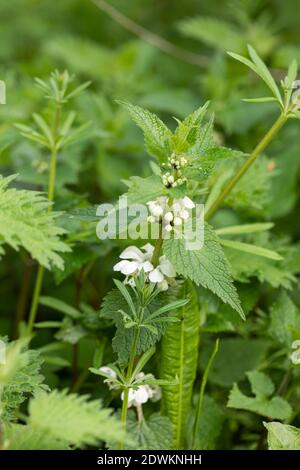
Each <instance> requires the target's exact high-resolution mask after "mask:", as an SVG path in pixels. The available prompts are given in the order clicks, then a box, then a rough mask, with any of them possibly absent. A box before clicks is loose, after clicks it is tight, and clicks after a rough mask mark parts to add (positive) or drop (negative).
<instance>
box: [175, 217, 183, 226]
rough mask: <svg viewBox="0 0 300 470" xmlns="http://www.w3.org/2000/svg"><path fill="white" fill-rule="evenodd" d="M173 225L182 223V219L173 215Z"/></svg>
mask: <svg viewBox="0 0 300 470" xmlns="http://www.w3.org/2000/svg"><path fill="white" fill-rule="evenodd" d="M174 225H176V226H178V225H182V219H181V218H180V217H175V218H174Z"/></svg>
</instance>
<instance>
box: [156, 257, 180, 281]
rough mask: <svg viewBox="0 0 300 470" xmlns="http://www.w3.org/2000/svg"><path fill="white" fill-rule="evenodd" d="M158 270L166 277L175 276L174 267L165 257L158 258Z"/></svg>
mask: <svg viewBox="0 0 300 470" xmlns="http://www.w3.org/2000/svg"><path fill="white" fill-rule="evenodd" d="M159 269H160V270H161V272H162V273H163V274H164V275H165V276H167V277H175V276H176V271H175V269H174V266H173V265H172V263H170V261H169V260H168V259H167V258H166V257H165V256H161V257H160V258H159Z"/></svg>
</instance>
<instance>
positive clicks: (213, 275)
mask: <svg viewBox="0 0 300 470" xmlns="http://www.w3.org/2000/svg"><path fill="white" fill-rule="evenodd" d="M163 250H164V253H165V255H166V256H167V258H168V259H169V260H170V261H171V263H172V264H173V266H174V267H175V269H176V272H177V273H178V274H181V275H182V276H184V277H185V278H188V279H191V280H192V281H193V282H195V283H196V284H197V285H202V286H203V287H205V288H207V289H209V290H211V291H212V292H213V293H214V294H216V295H217V296H218V297H220V299H221V300H223V302H224V303H227V304H229V305H230V306H231V307H232V308H233V309H234V310H236V311H237V312H238V313H239V314H240V315H241V317H242V318H244V312H243V309H242V307H241V304H240V300H239V298H238V294H237V291H236V289H235V287H234V285H233V280H232V278H231V275H230V267H229V263H228V261H227V259H226V257H225V255H224V252H223V249H222V247H221V245H220V241H219V239H218V237H217V235H216V234H215V232H214V231H213V229H212V228H211V227H210V226H209V225H208V224H206V225H205V228H204V246H203V248H202V249H200V250H187V249H186V247H185V241H184V240H183V239H170V240H165V241H164V244H163Z"/></svg>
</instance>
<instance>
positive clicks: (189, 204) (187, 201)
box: [182, 196, 195, 209]
mask: <svg viewBox="0 0 300 470" xmlns="http://www.w3.org/2000/svg"><path fill="white" fill-rule="evenodd" d="M182 202H183V205H184V207H186V208H187V209H193V208H194V207H195V204H194V203H193V201H192V200H191V199H190V198H189V197H187V196H185V197H184V198H183V200H182Z"/></svg>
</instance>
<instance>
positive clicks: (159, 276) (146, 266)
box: [114, 226, 176, 290]
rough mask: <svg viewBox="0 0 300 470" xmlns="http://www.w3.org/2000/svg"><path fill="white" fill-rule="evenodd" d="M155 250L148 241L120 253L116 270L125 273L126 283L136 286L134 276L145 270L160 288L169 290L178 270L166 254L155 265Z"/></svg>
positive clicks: (148, 277) (148, 276)
mask: <svg viewBox="0 0 300 470" xmlns="http://www.w3.org/2000/svg"><path fill="white" fill-rule="evenodd" d="M170 227H171V226H170ZM171 229H172V227H171ZM142 250H143V251H142ZM153 252H154V246H153V245H151V244H150V243H147V244H146V245H144V246H143V247H142V248H141V249H139V248H137V247H136V246H129V247H128V248H126V249H125V250H124V251H122V253H121V254H120V258H121V259H122V260H121V261H119V262H118V263H117V264H115V266H114V271H120V272H121V273H122V274H124V275H125V276H126V279H125V281H124V283H125V284H129V285H130V286H131V287H134V286H135V279H134V276H136V275H138V274H139V273H140V272H141V271H142V270H143V271H144V273H145V274H146V276H147V277H146V279H148V280H149V281H150V282H153V283H154V284H157V286H158V288H159V289H160V290H167V289H168V287H169V283H170V282H172V280H173V278H175V276H176V271H175V269H174V267H173V266H172V264H171V263H170V261H169V260H168V259H167V258H166V257H165V256H161V257H160V258H159V264H158V266H156V267H154V266H153V264H152V263H151V259H152V256H153Z"/></svg>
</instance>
